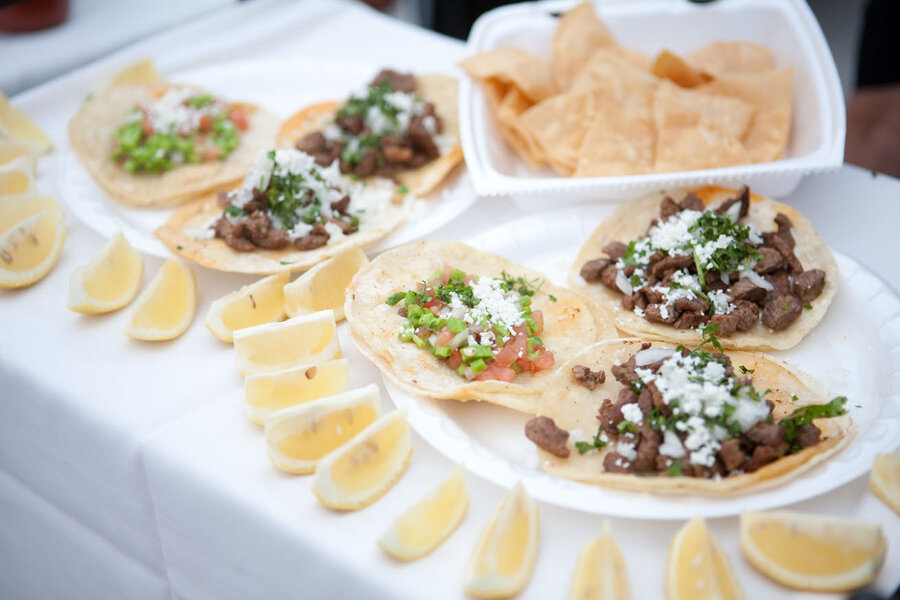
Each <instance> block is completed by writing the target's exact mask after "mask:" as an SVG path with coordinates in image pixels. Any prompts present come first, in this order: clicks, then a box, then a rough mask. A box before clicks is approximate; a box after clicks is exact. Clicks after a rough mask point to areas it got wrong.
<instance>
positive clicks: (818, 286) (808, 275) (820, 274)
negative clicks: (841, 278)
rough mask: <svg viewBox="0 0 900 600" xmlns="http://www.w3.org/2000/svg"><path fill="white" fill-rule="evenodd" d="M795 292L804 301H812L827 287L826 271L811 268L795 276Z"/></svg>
mask: <svg viewBox="0 0 900 600" xmlns="http://www.w3.org/2000/svg"><path fill="white" fill-rule="evenodd" d="M792 289H793V292H794V294H795V295H796V296H798V297H799V298H800V300H801V301H803V302H811V301H813V300H815V299H816V298H818V297H819V294H821V293H822V290H823V289H825V271H823V270H822V269H810V270H809V271H804V272H803V273H800V274H799V275H797V276H796V277H794V286H793V288H792Z"/></svg>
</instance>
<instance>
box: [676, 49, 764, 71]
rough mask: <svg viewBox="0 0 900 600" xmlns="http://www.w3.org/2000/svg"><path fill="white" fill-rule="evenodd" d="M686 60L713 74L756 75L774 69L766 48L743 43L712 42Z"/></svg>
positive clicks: (692, 53) (688, 56) (689, 55)
mask: <svg viewBox="0 0 900 600" xmlns="http://www.w3.org/2000/svg"><path fill="white" fill-rule="evenodd" d="M687 60H688V62H690V63H691V64H692V65H694V66H695V67H696V68H698V69H700V70H702V71H708V72H710V73H713V74H726V75H727V74H736V73H756V72H759V71H768V70H770V69H773V68H775V61H774V60H773V59H772V52H771V51H770V50H769V49H768V48H766V47H765V46H761V45H759V44H754V43H753V42H744V41H730V42H729V41H720V42H713V43H711V44H708V45H706V46H703V47H702V48H700V49H698V50H695V51H693V52H691V53H690V54H688V55H687Z"/></svg>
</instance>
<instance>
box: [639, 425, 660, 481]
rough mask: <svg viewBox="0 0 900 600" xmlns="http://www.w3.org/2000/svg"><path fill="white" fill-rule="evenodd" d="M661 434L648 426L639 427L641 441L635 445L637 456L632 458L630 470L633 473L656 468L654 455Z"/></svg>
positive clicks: (655, 455)
mask: <svg viewBox="0 0 900 600" xmlns="http://www.w3.org/2000/svg"><path fill="white" fill-rule="evenodd" d="M661 443H662V435H660V433H659V432H658V431H654V430H653V429H650V428H649V427H642V428H641V441H640V442H638V445H637V456H636V457H635V458H634V464H632V470H633V471H634V472H635V473H652V472H653V471H655V470H656V457H657V456H658V455H659V445H660V444H661Z"/></svg>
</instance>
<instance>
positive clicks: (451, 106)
mask: <svg viewBox="0 0 900 600" xmlns="http://www.w3.org/2000/svg"><path fill="white" fill-rule="evenodd" d="M458 89H459V84H458V83H457V81H456V79H454V78H452V77H448V76H446V75H438V74H429V75H416V93H418V94H421V95H422V97H423V98H425V100H427V101H429V102H431V103H433V104H434V108H435V111H436V112H437V114H438V116H439V117H440V118H441V127H442V129H441V134H442V135H449V136H451V137H452V138H453V139H454V140H455V141H456V144H455V145H454V146H453V148H451V149H450V150H449V151H448V152H446V153H444V154H441V155H440V156H438V157H437V158H435V159H434V160H432V161H431V162H429V163H428V164H425V165H422V166H421V167H418V168H416V169H409V170H407V171H404V172H402V173H400V174H399V175H398V177H397V181H398V182H399V183H401V184H403V185H405V186H406V187H407V189H408V190H409V193H410V194H412V195H413V196H418V197H421V196H425V195H427V194H429V193H431V192H432V191H434V190H435V189H437V188H438V187H439V186H440V185H441V184H442V183H443V182H444V181H445V180H446V179H447V178H448V177H450V174H451V173H452V172H453V170H454V169H455V168H456V167H457V165H459V164H461V163H462V160H463V154H462V146H460V144H459V114H458V110H457V105H458V99H457V96H458ZM340 107H341V104H340V103H339V102H322V103H320V104H314V105H312V106H308V107H306V108H304V109H303V110H301V111H299V112H297V113H295V114H294V115H292V116H291V117H289V118H288V119H287V120H286V121H285V122H284V124H283V125H282V126H281V130H280V131H279V132H278V140H277V144H278V145H279V146H280V147H288V148H293V147H294V145H295V144H296V143H297V142H298V141H300V140H301V139H302V138H303V137H305V136H306V135H308V134H310V133H313V132H315V131H321V130H322V129H323V128H324V127H325V125H326V124H327V122H328V121H329V120H330V119H331V118H332V116H333V115H334V113H336V112H337V110H338V109H339V108H340Z"/></svg>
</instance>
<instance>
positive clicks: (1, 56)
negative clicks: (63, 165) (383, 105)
mask: <svg viewBox="0 0 900 600" xmlns="http://www.w3.org/2000/svg"><path fill="white" fill-rule="evenodd" d="M247 1H254V0H247ZM296 1H303V0H296ZM357 1H360V2H362V1H363V0H357ZM672 1H681V0H672ZM719 1H726V0H719ZM233 2H235V0H190V1H188V2H186V1H184V0H153V1H152V2H143V1H137V0H0V90H2V91H3V92H4V93H5V94H7V95H9V96H12V95H15V94H18V93H21V92H23V91H26V90H27V89H29V88H32V87H34V86H36V85H39V84H40V83H42V82H44V81H47V80H49V79H52V78H53V77H56V76H58V75H61V74H63V73H66V72H68V71H71V70H72V69H75V68H77V67H78V66H80V65H83V64H87V63H89V62H91V61H93V60H95V59H97V58H100V57H102V56H105V55H106V54H109V53H110V52H113V51H114V50H116V49H117V48H121V47H122V46H125V45H128V44H130V43H133V42H135V41H138V40H140V39H142V38H145V37H147V36H150V35H152V34H154V33H157V32H159V31H162V30H164V29H167V28H170V27H173V26H176V25H179V24H181V23H184V22H187V21H190V20H193V19H198V18H202V17H203V16H204V15H206V14H208V13H211V12H213V11H216V10H221V9H222V8H224V7H226V6H228V5H230V4H232V3H233ZM365 3H366V4H369V5H370V6H372V7H373V8H375V9H378V10H381V11H383V12H385V13H386V14H389V15H392V16H394V17H396V18H398V19H402V20H404V21H407V22H410V23H414V24H417V25H420V26H423V27H426V28H429V29H433V30H435V31H438V32H441V33H445V34H447V35H452V36H454V37H457V38H459V39H465V37H466V36H467V34H468V31H469V28H470V27H471V23H472V21H474V19H475V18H477V16H478V15H479V14H481V12H483V11H485V10H488V9H490V8H493V7H496V6H499V5H502V4H507V3H508V2H503V1H500V0H365ZM600 4H602V2H601V3H600ZM809 5H810V7H811V8H812V10H813V12H814V13H815V14H816V17H817V18H818V20H819V23H821V25H822V30H823V31H824V32H825V37H826V38H827V40H828V43H829V45H830V46H831V50H832V53H833V54H834V59H835V63H836V64H837V68H838V71H839V73H840V78H841V83H842V85H843V91H844V98H845V100H846V103H847V107H848V126H847V130H848V134H847V144H846V155H845V157H846V160H847V162H851V163H853V164H857V165H860V166H863V167H866V168H869V169H873V170H878V171H881V172H883V173H888V174H891V175H894V176H900V51H898V43H900V36H898V34H897V32H898V31H900V0H809ZM867 14H868V18H867ZM26 30H34V31H26ZM860 65H861V66H860ZM858 91H859V93H857V92H858Z"/></svg>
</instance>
